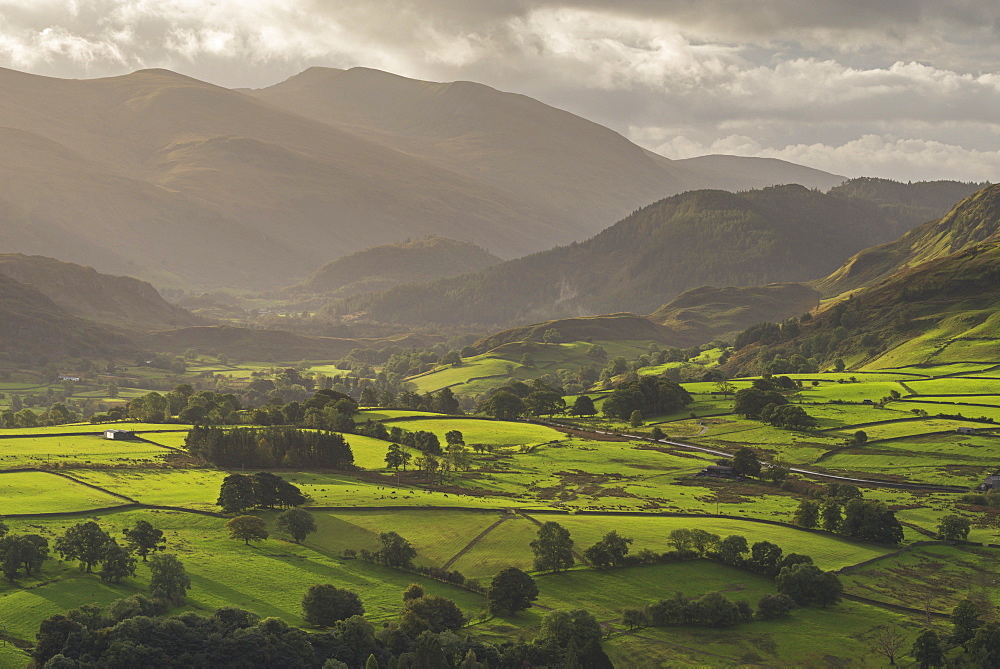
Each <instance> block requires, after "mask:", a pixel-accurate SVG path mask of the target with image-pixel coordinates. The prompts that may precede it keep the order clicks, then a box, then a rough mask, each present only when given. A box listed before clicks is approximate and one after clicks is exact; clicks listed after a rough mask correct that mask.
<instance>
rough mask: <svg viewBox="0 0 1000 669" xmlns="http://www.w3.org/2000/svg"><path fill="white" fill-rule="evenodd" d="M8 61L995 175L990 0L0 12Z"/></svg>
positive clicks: (378, 1)
mask: <svg viewBox="0 0 1000 669" xmlns="http://www.w3.org/2000/svg"><path fill="white" fill-rule="evenodd" d="M0 65H3V66H7V67H12V68H16V69H19V70H25V71H29V72H34V73H39V74H47V75H54V76H60V77H94V76H105V75H113V74H122V73H125V72H129V71H132V70H135V69H140V68H144V67H166V68H169V69H173V70H176V71H179V72H183V73H185V74H188V75H191V76H194V77H197V78H200V79H204V80H208V81H211V82H214V83H218V84H222V85H226V86H251V87H261V86H266V85H269V84H272V83H276V82H278V81H281V80H283V79H285V78H287V77H289V76H291V75H293V74H295V73H297V72H299V71H301V70H303V69H305V68H306V67H308V66H311V65H324V66H330V67H352V66H358V65H360V66H366V67H374V68H379V69H384V70H389V71H392V72H395V73H397V74H402V75H405V76H410V77H416V78H421V79H431V80H437V81H450V80H455V79H467V80H473V81H479V82H482V83H485V84H488V85H491V86H495V87H497V88H500V89H503V90H508V91H514V92H519V93H525V94H527V95H530V96H532V97H535V98H538V99H540V100H542V101H544V102H546V103H549V104H552V105H555V106H557V107H561V108H564V109H567V110H569V111H572V112H574V113H576V114H579V115H581V116H585V117H587V118H590V119H593V120H595V121H597V122H599V123H603V124H605V125H608V126H610V127H612V128H614V129H615V130H618V131H619V132H621V133H622V134H624V135H626V136H628V137H629V138H631V139H632V140H633V141H635V142H637V143H639V144H642V145H643V146H645V147H648V148H650V149H653V150H655V151H658V152H659V153H661V154H663V155H665V156H667V157H670V158H683V157H689V156H693V155H700V154H704V153H732V154H739V155H749V156H770V157H776V158H783V159H786V160H791V161H794V162H798V163H802V164H806V165H809V166H812V167H817V168H820V169H825V170H829V171H831V172H836V173H839V174H844V175H848V176H856V175H862V174H864V175H870V176H886V177H892V178H896V179H902V180H907V179H913V180H916V179H936V178H955V179H965V180H977V181H982V180H989V181H997V180H1000V2H997V0H752V1H751V0H616V1H615V2H613V3H612V2H594V1H589V2H588V1H586V0H564V1H561V2H549V1H547V0H422V1H420V2H417V1H416V0H355V1H353V2H348V1H342V0H201V1H198V0H0ZM0 94H2V91H0Z"/></svg>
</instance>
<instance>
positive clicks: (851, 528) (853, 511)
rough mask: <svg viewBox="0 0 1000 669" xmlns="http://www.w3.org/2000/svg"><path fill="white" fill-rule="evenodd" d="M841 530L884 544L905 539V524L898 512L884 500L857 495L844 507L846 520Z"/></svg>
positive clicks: (894, 543)
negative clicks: (897, 514) (874, 499)
mask: <svg viewBox="0 0 1000 669" xmlns="http://www.w3.org/2000/svg"><path fill="white" fill-rule="evenodd" d="M840 532H841V533H843V534H846V535H847V536H849V537H855V538H857V539H863V540H866V541H873V542H877V543H883V544H892V545H896V544H899V543H900V542H901V541H902V540H903V526H902V525H900V523H899V520H898V519H897V518H896V512H895V511H893V510H892V509H890V508H889V507H888V506H886V505H885V503H883V502H877V501H871V500H866V499H862V498H860V497H855V498H854V499H852V500H851V501H849V502H848V503H847V506H845V507H844V520H843V522H841V524H840Z"/></svg>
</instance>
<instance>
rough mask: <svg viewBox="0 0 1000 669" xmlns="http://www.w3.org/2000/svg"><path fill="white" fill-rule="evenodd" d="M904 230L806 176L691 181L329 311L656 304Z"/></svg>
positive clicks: (498, 317)
mask: <svg viewBox="0 0 1000 669" xmlns="http://www.w3.org/2000/svg"><path fill="white" fill-rule="evenodd" d="M917 222H919V221H912V223H913V224H915V223H917ZM905 229H906V227H905V226H903V225H902V224H900V223H898V222H896V221H892V220H890V219H888V218H887V217H885V216H884V215H883V214H881V213H880V212H879V210H878V207H877V206H876V205H874V204H872V203H870V202H866V201H862V200H851V199H845V198H842V197H836V196H831V195H825V194H823V193H821V192H818V191H810V190H808V189H806V188H804V187H802V186H779V187H773V188H766V189H763V190H757V191H748V192H743V193H728V192H723V191H713V190H703V191H692V192H688V193H684V194H682V195H676V196H674V197H670V198H667V199H664V200H661V201H659V202H657V203H655V204H652V205H649V206H647V207H644V208H642V209H640V210H638V211H636V212H635V213H633V214H632V215H631V216H629V217H628V218H626V219H624V220H622V221H620V222H618V223H616V224H615V225H613V226H611V227H610V228H608V229H607V230H605V231H604V232H602V233H600V234H599V235H597V236H595V237H593V238H591V239H589V240H587V241H585V242H582V243H579V244H573V245H570V246H563V247H557V248H555V249H552V250H550V251H545V252H543V253H537V254H534V255H531V256H527V257H524V258H520V259H517V260H512V261H509V262H506V263H503V264H500V265H496V266H494V267H490V268H488V269H486V270H483V271H481V272H477V273H475V274H471V275H465V276H460V277H455V278H451V279H442V280H439V281H435V282H431V283H428V284H417V285H409V286H400V287H397V288H394V289H392V290H390V291H387V292H385V293H383V294H378V295H371V296H357V297H354V298H347V299H344V300H340V301H338V302H334V303H332V304H331V305H330V308H329V311H330V312H331V313H333V314H358V313H359V312H363V313H364V314H366V315H367V316H368V317H369V318H371V319H373V320H375V321H380V322H389V323H407V324H420V323H440V324H482V325H510V324H516V323H524V322H537V321H541V320H545V319H549V318H559V317H567V316H578V315H584V314H594V313H611V312H617V311H623V310H626V311H631V312H634V313H649V312H651V311H653V310H654V309H656V308H658V307H659V306H660V305H662V304H663V303H664V302H665V301H666V300H669V299H671V298H673V297H675V296H676V295H679V294H680V293H682V292H684V291H686V290H690V289H692V288H696V287H698V286H703V285H706V284H708V285H734V286H750V285H761V284H767V283H774V282H780V281H806V280H810V279H815V278H818V277H820V276H822V275H823V274H825V273H828V272H829V271H832V270H833V269H834V268H835V267H836V266H837V265H838V264H839V263H840V262H842V260H843V259H844V258H846V257H848V256H849V255H850V254H852V253H856V252H857V251H858V250H860V249H862V248H865V247H867V246H871V245H872V244H877V243H881V242H883V241H886V240H888V239H891V238H893V237H895V236H897V235H898V234H900V233H901V232H904V231H905Z"/></svg>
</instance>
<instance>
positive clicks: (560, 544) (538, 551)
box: [531, 520, 574, 572]
mask: <svg viewBox="0 0 1000 669" xmlns="http://www.w3.org/2000/svg"><path fill="white" fill-rule="evenodd" d="M531 550H532V552H534V554H535V569H536V570H538V571H554V572H559V571H562V570H563V569H569V568H570V567H572V566H573V562H574V560H573V540H572V539H571V538H570V536H569V530H567V529H566V528H564V527H563V526H562V525H560V524H559V523H557V522H555V521H551V520H550V521H548V522H546V523H544V524H543V525H542V526H541V527H540V528H539V529H538V536H537V538H536V539H535V540H534V541H532V542H531Z"/></svg>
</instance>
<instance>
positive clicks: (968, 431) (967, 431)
mask: <svg viewBox="0 0 1000 669" xmlns="http://www.w3.org/2000/svg"><path fill="white" fill-rule="evenodd" d="M956 431H957V432H958V433H959V434H975V433H976V428H974V427H965V426H962V427H960V428H958V430H956Z"/></svg>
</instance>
